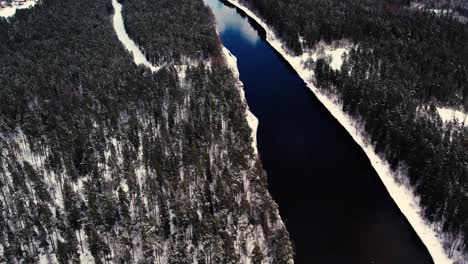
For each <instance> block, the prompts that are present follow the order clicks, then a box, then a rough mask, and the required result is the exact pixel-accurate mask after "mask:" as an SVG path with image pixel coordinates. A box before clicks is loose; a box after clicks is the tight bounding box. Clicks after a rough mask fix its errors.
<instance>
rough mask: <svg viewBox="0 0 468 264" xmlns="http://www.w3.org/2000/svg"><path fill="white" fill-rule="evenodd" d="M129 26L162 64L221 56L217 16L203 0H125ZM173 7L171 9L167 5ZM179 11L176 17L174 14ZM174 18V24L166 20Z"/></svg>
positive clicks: (149, 56)
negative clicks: (216, 32)
mask: <svg viewBox="0 0 468 264" xmlns="http://www.w3.org/2000/svg"><path fill="white" fill-rule="evenodd" d="M121 2H122V3H123V5H124V9H123V12H124V17H125V28H126V29H127V32H128V34H129V35H130V36H132V39H133V40H134V41H135V42H136V43H138V44H140V46H141V48H142V50H144V51H145V52H146V55H147V57H148V59H149V60H150V61H155V62H156V64H162V63H164V62H167V61H176V62H180V61H181V60H182V59H185V60H187V59H200V58H202V59H206V58H207V57H208V56H210V55H211V56H213V55H220V51H221V50H220V43H219V39H218V36H217V35H215V34H213V23H214V21H213V18H212V14H211V11H210V10H209V7H207V6H205V4H204V3H203V1H173V0H158V1H136V0H122V1H121ZM167 6H171V8H170V9H169V8H167ZM173 12H177V13H178V15H177V16H174V15H173V14H172V13H173ZM168 18H171V20H170V23H167V22H166V21H167V20H168Z"/></svg>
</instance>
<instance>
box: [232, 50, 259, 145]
mask: <svg viewBox="0 0 468 264" xmlns="http://www.w3.org/2000/svg"><path fill="white" fill-rule="evenodd" d="M223 55H224V58H225V59H226V62H227V64H228V66H229V68H230V69H231V71H232V72H233V73H234V77H235V78H236V79H237V80H238V87H239V93H240V96H241V99H242V101H243V102H244V104H245V107H246V108H245V116H246V118H247V123H248V124H249V127H250V129H251V130H252V135H251V137H252V147H253V148H254V150H255V154H258V149H257V129H258V119H257V117H255V115H254V114H253V113H252V112H250V109H249V106H248V104H247V99H245V92H244V89H243V86H244V84H243V83H242V82H241V81H240V79H239V69H238V68H237V58H236V57H235V56H234V55H232V53H231V52H230V51H229V50H228V49H227V48H225V47H223Z"/></svg>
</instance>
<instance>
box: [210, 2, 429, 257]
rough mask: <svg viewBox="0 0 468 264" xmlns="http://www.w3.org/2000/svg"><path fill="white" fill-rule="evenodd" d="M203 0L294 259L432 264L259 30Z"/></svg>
mask: <svg viewBox="0 0 468 264" xmlns="http://www.w3.org/2000/svg"><path fill="white" fill-rule="evenodd" d="M204 1H205V2H206V3H207V4H208V5H209V6H210V7H211V8H212V10H213V13H214V14H215V16H216V20H217V29H218V32H219V34H220V37H221V40H222V42H223V44H224V45H225V46H226V47H227V48H228V49H229V50H230V51H231V53H232V54H234V55H235V56H236V57H237V60H238V68H239V72H240V79H241V81H242V82H243V83H244V90H245V93H246V98H247V102H248V104H249V107H250V110H251V111H252V112H253V114H254V115H255V116H256V117H257V118H258V120H259V127H258V133H257V142H258V150H259V154H260V157H261V160H262V164H263V167H264V169H265V170H266V172H267V175H268V184H269V190H270V193H271V194H272V196H273V198H274V199H275V201H276V202H277V203H278V205H279V208H280V213H281V216H282V219H283V220H284V221H285V224H286V226H287V229H288V231H289V232H290V235H291V239H292V241H293V243H294V246H295V252H296V257H295V263H298V264H303V263H304V264H305V263H307V264H308V263H340V264H343V263H356V264H358V263H359V264H361V263H378V264H381V263H382V264H387V263H388V264H405V263H408V264H418V263H424V264H425V263H433V261H432V259H431V256H430V255H429V253H428V251H427V249H426V247H425V246H424V244H423V243H422V242H421V240H420V239H419V237H418V236H417V234H416V233H415V232H414V230H413V229H412V227H411V225H410V224H409V223H408V221H407V220H406V218H405V217H404V216H403V214H402V213H401V212H400V210H399V208H398V207H397V206H396V204H395V203H394V201H393V200H392V198H391V197H390V195H389V193H388V192H387V190H386V189H385V187H384V185H383V183H382V181H381V180H380V178H379V176H378V175H377V173H376V172H375V170H374V168H373V167H372V166H371V164H370V162H369V159H368V158H367V156H366V155H365V153H364V151H363V150H362V149H361V148H360V147H359V146H358V145H357V144H356V143H355V142H354V141H353V139H352V137H351V136H350V135H349V133H348V132H347V131H346V130H345V129H344V128H343V127H342V126H341V125H340V123H339V122H338V121H337V120H336V119H335V118H334V117H333V116H332V115H331V114H330V113H329V112H328V111H327V110H326V108H325V107H324V106H323V105H322V104H321V103H320V102H319V101H318V100H317V98H316V97H315V96H314V95H313V93H312V92H311V91H310V90H309V89H308V88H307V87H306V85H305V83H304V82H303V81H302V79H301V78H300V77H299V76H298V75H297V74H296V72H295V71H294V70H293V69H292V68H291V67H290V66H289V64H288V63H286V61H285V60H284V59H283V58H282V57H281V56H280V55H279V54H278V53H276V52H275V51H274V50H273V49H272V47H270V45H269V44H268V43H267V42H266V41H265V34H264V32H263V31H262V30H261V29H260V28H259V27H258V26H256V25H255V23H253V22H252V21H250V20H249V19H248V18H246V17H243V16H242V15H241V14H239V13H238V12H237V11H236V9H235V8H233V7H230V6H227V5H225V4H223V3H221V2H219V1H218V0H204Z"/></svg>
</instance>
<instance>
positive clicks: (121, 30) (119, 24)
mask: <svg viewBox="0 0 468 264" xmlns="http://www.w3.org/2000/svg"><path fill="white" fill-rule="evenodd" d="M112 6H113V7H114V17H113V24H114V29H115V32H116V33H117V37H118V38H119V40H120V42H122V44H123V45H124V46H125V48H126V49H127V50H128V51H129V52H130V53H131V54H132V55H133V60H134V62H135V64H136V65H143V66H145V67H148V68H149V69H150V70H151V71H152V72H157V71H159V69H161V67H160V66H154V65H153V64H152V63H151V62H149V61H148V60H147V59H146V56H145V54H143V52H142V51H141V50H140V48H139V47H138V46H137V44H136V43H135V42H134V41H133V40H132V39H131V38H130V37H129V36H128V34H127V32H126V31H125V26H124V21H123V16H122V5H121V4H120V3H119V2H117V0H112Z"/></svg>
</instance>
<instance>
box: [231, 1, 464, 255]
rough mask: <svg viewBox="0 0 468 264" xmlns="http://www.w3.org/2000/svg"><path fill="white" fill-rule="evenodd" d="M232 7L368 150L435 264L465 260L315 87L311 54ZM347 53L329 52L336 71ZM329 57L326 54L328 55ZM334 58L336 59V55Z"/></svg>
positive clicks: (354, 124)
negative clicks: (293, 48)
mask: <svg viewBox="0 0 468 264" xmlns="http://www.w3.org/2000/svg"><path fill="white" fill-rule="evenodd" d="M228 2H230V3H231V4H233V5H235V6H236V7H238V8H239V9H241V10H242V11H244V12H245V13H246V14H247V15H248V16H249V17H251V18H252V19H254V20H255V21H256V22H257V23H258V24H259V25H260V26H262V27H263V28H264V29H265V31H266V37H267V41H268V42H269V44H270V45H271V46H272V47H273V48H274V49H275V50H276V51H278V52H279V53H280V54H281V55H282V56H283V58H284V59H286V60H287V61H288V62H289V64H290V65H291V66H292V67H293V68H294V69H295V70H296V72H297V73H298V74H299V76H300V77H301V78H302V79H303V80H304V81H305V82H306V84H307V86H308V87H309V89H310V90H311V91H312V92H313V93H314V94H315V95H316V96H317V98H318V99H319V100H320V101H321V102H322V103H323V104H324V105H325V107H326V108H327V109H328V110H329V111H330V113H331V114H332V115H333V116H334V117H335V118H336V119H337V120H338V121H339V122H340V123H341V124H342V125H343V127H345V129H346V130H347V131H348V132H349V134H350V135H351V136H352V137H353V139H354V140H355V142H356V143H358V144H359V145H360V146H361V148H362V149H363V150H364V151H365V153H366V155H367V156H368V158H369V160H370V162H371V164H372V166H373V167H374V169H375V170H376V171H377V173H378V175H379V177H380V178H381V180H382V182H383V183H384V185H385V187H386V189H387V190H388V192H389V194H390V196H391V197H392V199H393V200H394V201H395V203H396V204H397V205H398V207H399V209H400V210H401V212H402V213H403V214H404V215H405V217H406V218H407V219H408V221H409V223H410V224H411V226H412V227H413V228H414V230H415V232H416V233H417V234H418V236H419V237H420V238H421V240H422V242H423V243H424V244H425V246H426V247H427V249H428V251H429V253H430V255H431V256H432V259H433V260H434V263H436V264H445V263H453V262H455V261H456V260H458V261H463V260H462V258H461V257H460V256H459V255H457V254H455V256H454V257H452V258H453V259H451V258H450V257H449V256H448V255H447V253H446V251H445V250H444V245H443V243H444V242H445V241H444V239H443V234H442V233H441V231H440V229H439V228H438V227H436V226H433V225H429V224H428V223H427V222H426V221H425V219H424V217H423V215H422V209H421V208H420V206H419V202H418V197H416V196H415V195H414V193H413V191H412V189H411V188H410V187H408V186H409V185H407V184H400V183H399V181H398V180H397V179H398V177H397V175H396V174H395V173H394V172H393V171H392V170H391V169H390V166H389V165H388V163H387V162H386V161H385V160H384V159H382V158H381V157H379V156H378V155H377V154H376V153H375V151H374V148H373V146H371V145H370V144H368V142H367V140H366V138H367V137H366V136H365V133H363V132H362V131H363V130H362V129H361V128H360V125H359V124H358V123H357V122H355V121H354V120H353V119H352V118H350V117H349V116H348V115H347V114H346V113H344V112H343V111H342V107H341V104H340V102H339V100H337V99H335V98H333V97H331V96H328V95H325V94H323V93H321V91H320V90H319V89H317V87H315V86H314V84H313V70H312V69H309V68H308V67H307V66H306V63H307V60H308V59H309V58H310V57H313V54H312V53H305V54H303V55H301V56H294V55H291V53H290V52H288V49H287V48H286V47H285V46H284V45H283V44H282V43H281V41H280V40H279V38H278V37H277V36H276V35H275V33H274V31H273V30H272V29H271V28H270V27H269V26H268V25H267V24H266V23H265V22H264V21H263V20H262V19H260V18H259V17H258V16H256V15H255V14H254V13H253V12H252V11H251V10H249V9H248V8H247V7H246V6H244V5H243V4H241V3H240V2H239V1H238V0H228ZM344 52H345V50H340V49H334V51H330V52H328V53H329V55H331V56H332V62H331V64H332V66H333V68H339V66H340V62H341V61H340V60H339V59H340V57H342V55H343V54H344ZM326 54H327V53H326ZM334 55H335V56H334Z"/></svg>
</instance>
